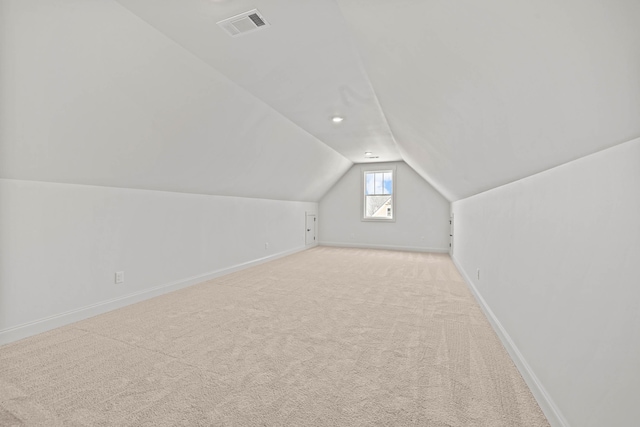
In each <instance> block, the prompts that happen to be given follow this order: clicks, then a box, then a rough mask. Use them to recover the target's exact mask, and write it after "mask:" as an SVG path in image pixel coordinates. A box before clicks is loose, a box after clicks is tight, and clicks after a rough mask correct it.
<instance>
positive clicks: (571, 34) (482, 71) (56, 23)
mask: <svg viewBox="0 0 640 427" xmlns="http://www.w3.org/2000/svg"><path fill="white" fill-rule="evenodd" d="M0 8H1V10H0V12H1V13H0V86H1V87H0V89H1V90H2V96H1V98H0V99H1V100H0V119H1V120H2V126H1V127H0V153H2V156H0V177H4V178H19V179H35V180H42V181H56V182H69V183H79V184H93V185H108V186H118V187H132V188H145V189H157V190H167V191H184V192H195V193H204V194H221V195H235V196H246V197H263V198H274V199H284V200H318V199H320V198H321V197H322V195H323V194H324V193H325V192H326V191H327V190H328V189H329V188H330V187H331V186H332V185H333V184H334V183H335V182H336V180H337V179H339V178H340V176H342V174H344V172H345V171H346V170H347V169H348V168H349V167H350V165H351V164H352V163H360V162H372V161H374V162H375V161H392V160H401V159H402V160H405V161H406V162H407V163H408V164H409V165H410V166H411V167H413V168H414V169H415V170H416V171H417V172H418V173H419V174H420V175H421V176H422V177H423V178H425V179H426V180H427V181H429V182H430V183H431V184H432V185H433V186H434V187H435V188H436V189H438V190H439V191H440V192H441V193H442V194H443V195H444V196H445V197H447V198H448V199H449V200H457V199H460V198H464V197H468V196H470V195H473V194H476V193H478V192H482V191H485V190H487V189H490V188H494V187H496V186H500V185H503V184H506V183H508V182H511V181H514V180H517V179H520V178H523V177H526V176H528V175H531V174H534V173H537V172H540V171H543V170H545V169H548V168H551V167H554V166H556V165H559V164H562V163H564V162H567V161H570V160H573V159H576V158H579V157H582V156H584V155H587V154H590V153H592V152H595V151H598V150H601V149H604V148H607V147H610V146H613V145H615V144H618V143H622V142H625V141H627V140H630V139H632V138H634V137H638V136H640V77H639V76H640V29H639V28H640V26H638V25H637V21H638V18H640V2H638V1H636V0H591V1H589V2H584V1H578V0H562V1H558V0H555V1H550V0H548V1H536V2H522V1H509V0H487V1H482V2H477V1H472V0H460V1H456V2H452V1H444V0H442V1H436V0H427V1H419V0H411V1H408V0H394V1H381V0H337V1H335V0H301V1H292V0H261V1H260V2H254V1H249V0H117V2H116V1H114V0H109V1H102V2H94V1H77V0H53V1H52V0H31V1H28V2H25V1H21V0H2V2H1V3H0ZM254 8H258V9H259V11H260V13H261V14H262V15H263V17H264V18H265V19H266V20H267V22H268V23H269V24H270V25H269V26H268V27H266V28H264V29H262V30H259V31H255V32H252V33H248V34H244V35H241V36H238V37H231V36H230V35H228V34H227V33H226V32H225V31H224V30H223V29H222V28H220V27H219V26H218V25H217V22H218V21H220V20H223V19H225V18H228V17H231V16H234V15H236V14H239V13H242V12H246V11H248V10H250V9H254ZM333 116H341V117H344V121H343V122H341V123H334V122H332V121H331V118H332V117H333ZM366 151H370V152H372V153H373V157H377V158H375V159H369V158H365V154H364V153H365V152H366Z"/></svg>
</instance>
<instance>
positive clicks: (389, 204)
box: [364, 170, 394, 220]
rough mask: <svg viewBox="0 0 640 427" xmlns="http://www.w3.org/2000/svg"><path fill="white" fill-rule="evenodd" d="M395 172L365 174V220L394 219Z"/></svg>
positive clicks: (369, 172)
mask: <svg viewBox="0 0 640 427" xmlns="http://www.w3.org/2000/svg"><path fill="white" fill-rule="evenodd" d="M393 214H394V212H393V171H391V170H385V171H365V172H364V219H379V220H390V219H393Z"/></svg>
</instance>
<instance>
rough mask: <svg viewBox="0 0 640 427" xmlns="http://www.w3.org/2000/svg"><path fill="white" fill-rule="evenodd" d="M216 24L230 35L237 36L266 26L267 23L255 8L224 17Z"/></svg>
mask: <svg viewBox="0 0 640 427" xmlns="http://www.w3.org/2000/svg"><path fill="white" fill-rule="evenodd" d="M218 25H220V26H221V27H222V28H224V30H225V31H226V32H227V33H229V35H230V36H232V37H237V36H239V35H241V34H247V33H250V32H252V31H256V30H261V29H263V28H267V27H268V26H269V23H268V22H267V21H266V20H265V19H264V18H263V17H262V14H260V12H258V10H257V9H253V10H250V11H249V12H245V13H241V14H240V15H236V16H232V17H231V18H227V19H224V20H222V21H220V22H218Z"/></svg>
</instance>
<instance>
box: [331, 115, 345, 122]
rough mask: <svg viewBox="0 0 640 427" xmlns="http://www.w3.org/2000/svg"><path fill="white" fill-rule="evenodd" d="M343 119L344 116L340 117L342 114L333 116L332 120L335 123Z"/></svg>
mask: <svg viewBox="0 0 640 427" xmlns="http://www.w3.org/2000/svg"><path fill="white" fill-rule="evenodd" d="M343 120H344V117H340V116H334V117H332V118H331V121H332V122H333V123H340V122H341V121H343Z"/></svg>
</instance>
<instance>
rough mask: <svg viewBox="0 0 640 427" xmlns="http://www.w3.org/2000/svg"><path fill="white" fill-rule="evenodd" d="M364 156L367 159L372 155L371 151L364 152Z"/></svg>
mask: <svg viewBox="0 0 640 427" xmlns="http://www.w3.org/2000/svg"><path fill="white" fill-rule="evenodd" d="M364 155H365V156H366V157H369V156H371V155H373V153H372V152H371V151H365V152H364Z"/></svg>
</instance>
